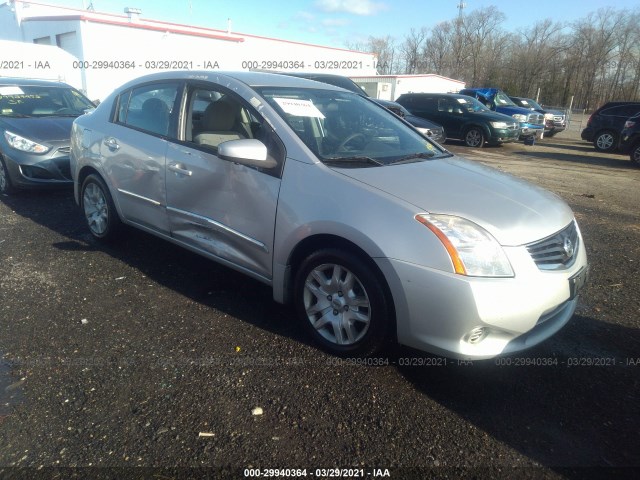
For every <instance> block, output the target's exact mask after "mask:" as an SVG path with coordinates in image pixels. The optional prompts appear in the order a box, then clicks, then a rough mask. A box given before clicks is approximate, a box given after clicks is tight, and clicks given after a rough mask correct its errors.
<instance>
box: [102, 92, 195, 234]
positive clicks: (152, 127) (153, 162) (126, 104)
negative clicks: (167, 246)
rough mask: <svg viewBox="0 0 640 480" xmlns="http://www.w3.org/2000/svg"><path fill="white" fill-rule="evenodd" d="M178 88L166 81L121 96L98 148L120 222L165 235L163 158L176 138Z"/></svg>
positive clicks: (166, 225)
mask: <svg viewBox="0 0 640 480" xmlns="http://www.w3.org/2000/svg"><path fill="white" fill-rule="evenodd" d="M181 86H182V85H181V82H166V81H165V82H162V83H152V84H147V85H144V86H141V87H137V88H133V89H131V90H128V91H126V92H124V93H122V94H121V95H120V97H119V98H118V103H117V107H116V111H115V112H114V118H113V121H112V122H111V123H109V124H108V125H107V127H106V128H105V131H104V136H103V138H102V142H101V145H100V154H101V156H102V158H103V161H104V169H105V172H106V175H107V177H108V179H109V182H110V184H111V187H112V188H113V189H114V192H113V193H114V196H115V197H116V200H117V202H118V204H119V206H120V208H121V211H122V214H123V216H124V217H125V218H126V219H127V220H128V221H130V222H133V223H136V224H138V225H142V226H144V227H147V228H150V229H152V230H156V231H158V232H161V233H165V234H168V232H169V224H168V220H167V214H166V210H165V207H166V201H167V199H166V190H165V157H166V153H167V146H168V144H169V142H170V140H171V139H172V138H175V136H176V131H177V124H178V111H179V100H180V92H181V90H182V89H181Z"/></svg>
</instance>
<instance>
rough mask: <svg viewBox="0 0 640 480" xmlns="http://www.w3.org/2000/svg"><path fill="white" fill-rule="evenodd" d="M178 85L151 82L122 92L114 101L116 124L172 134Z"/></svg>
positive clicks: (162, 134)
mask: <svg viewBox="0 0 640 480" xmlns="http://www.w3.org/2000/svg"><path fill="white" fill-rule="evenodd" d="M180 86H181V85H180V84H179V83H171V84H166V83H162V84H152V85H145V86H143V87H139V88H135V89H133V90H130V91H127V92H124V93H123V94H121V95H120V97H119V100H118V108H117V110H116V118H115V121H116V123H120V124H123V125H126V126H129V127H134V128H136V129H140V130H144V131H146V132H149V133H152V134H155V135H160V136H165V137H175V131H176V125H177V117H178V110H179V106H178V104H177V103H178V102H177V100H178V98H179V95H178V93H179V90H180Z"/></svg>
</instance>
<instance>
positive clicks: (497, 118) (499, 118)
mask: <svg viewBox="0 0 640 480" xmlns="http://www.w3.org/2000/svg"><path fill="white" fill-rule="evenodd" d="M464 116H465V117H467V116H469V117H482V119H483V120H484V121H490V122H509V123H515V124H516V125H517V124H518V122H516V120H515V119H514V118H513V117H512V116H511V115H505V114H504V113H500V112H494V111H493V110H489V111H488V112H464Z"/></svg>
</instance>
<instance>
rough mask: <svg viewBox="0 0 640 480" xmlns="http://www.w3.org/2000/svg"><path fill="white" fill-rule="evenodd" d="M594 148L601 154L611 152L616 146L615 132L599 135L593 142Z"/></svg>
mask: <svg viewBox="0 0 640 480" xmlns="http://www.w3.org/2000/svg"><path fill="white" fill-rule="evenodd" d="M593 146H594V147H595V148H596V150H598V151H599V152H610V151H611V150H613V149H614V148H615V146H616V135H615V133H613V132H610V131H605V132H600V133H598V136H597V137H596V138H595V140H594V141H593Z"/></svg>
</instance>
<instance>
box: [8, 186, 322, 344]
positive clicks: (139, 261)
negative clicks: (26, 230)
mask: <svg viewBox="0 0 640 480" xmlns="http://www.w3.org/2000/svg"><path fill="white" fill-rule="evenodd" d="M0 201H3V202H4V203H5V204H6V205H8V206H9V207H10V208H11V209H12V210H13V211H14V212H15V213H17V214H18V215H20V216H22V217H24V218H28V219H30V220H32V221H34V222H36V223H38V224H40V225H42V226H44V227H46V228H48V229H50V230H52V231H54V232H56V233H58V234H60V235H62V236H63V237H64V240H61V241H58V242H55V243H53V244H52V245H51V246H52V247H53V248H55V249H58V250H63V251H77V252H89V251H99V252H103V253H106V254H108V255H110V256H111V257H113V258H115V259H117V260H119V261H121V262H123V263H125V264H127V265H129V266H132V267H134V268H135V269H136V270H138V271H140V272H141V273H142V274H143V275H145V276H146V277H148V278H150V279H152V280H153V281H155V282H157V283H158V284H160V285H163V286H165V287H166V288H168V289H171V290H173V291H175V292H178V293H180V294H181V295H183V296H185V297H187V298H189V299H191V300H193V301H195V302H198V303H201V304H202V305H206V306H207V307H210V308H214V309H216V310H218V311H220V312H222V313H224V314H228V315H231V316H234V317H238V318H240V319H242V320H243V321H246V322H247V323H250V324H253V325H256V326H259V327H261V328H264V329H266V330H268V331H270V332H272V333H274V334H277V335H283V336H286V337H291V338H292V339H294V340H296V341H299V342H302V343H305V344H308V345H311V341H310V339H309V338H308V337H307V336H306V335H305V333H304V331H303V330H302V329H301V328H299V325H298V322H296V321H295V315H294V313H293V310H292V309H291V308H289V307H287V306H283V305H280V304H278V303H276V302H275V301H274V300H273V298H272V290H271V288H270V287H269V286H267V285H265V284H263V283H261V282H259V281H257V280H254V279H252V278H250V277H248V276H246V275H244V274H242V273H239V272H236V271H235V270H232V269H230V268H227V267H224V266H222V265H219V264H217V263H215V262H213V261H210V260H207V259H204V258H203V257H201V256H200V255H197V254H195V253H192V252H190V251H188V250H186V249H184V248H182V247H179V246H177V245H173V244H172V243H170V242H167V241H166V240H163V239H160V238H158V237H155V236H153V235H151V234H147V233H145V232H142V231H140V230H138V229H135V228H131V227H125V228H124V232H123V235H121V236H120V237H121V238H119V239H118V240H116V241H115V242H113V243H111V244H104V243H101V242H99V241H97V240H95V239H94V238H93V236H92V235H91V234H90V233H89V230H88V228H87V226H86V223H85V221H84V218H83V217H82V214H81V212H80V209H79V208H78V206H77V205H76V204H75V203H74V200H73V194H72V193H71V192H69V191H33V192H18V194H16V195H11V196H6V195H5V196H0ZM52 211H53V212H55V214H51V212H52ZM247 292H250V296H251V299H252V302H247V301H246V299H247V296H248V295H247Z"/></svg>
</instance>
